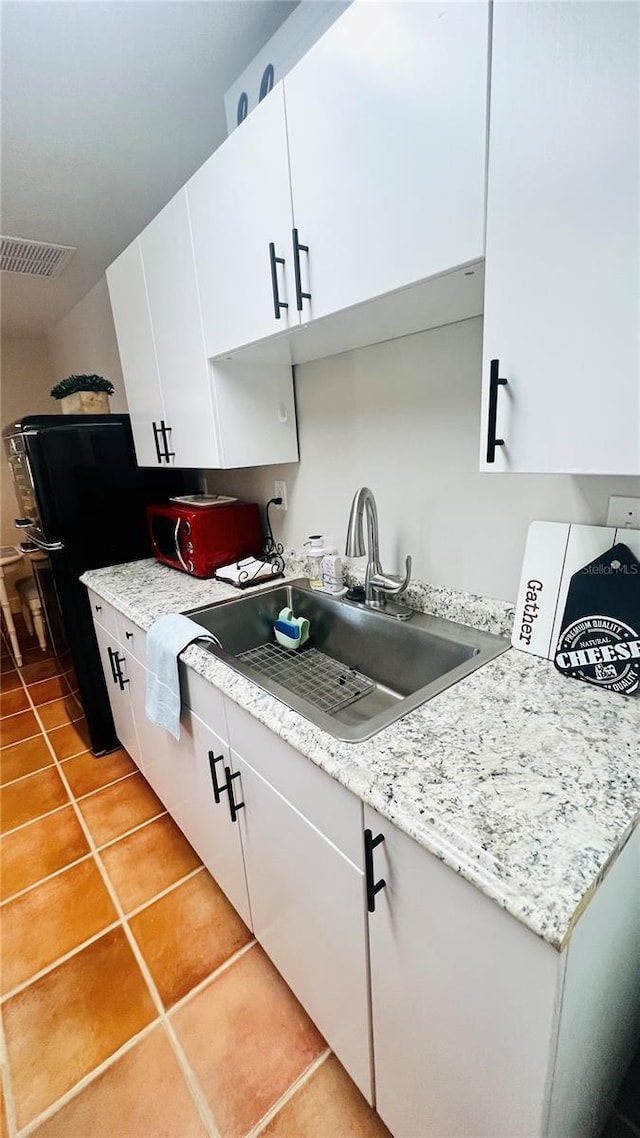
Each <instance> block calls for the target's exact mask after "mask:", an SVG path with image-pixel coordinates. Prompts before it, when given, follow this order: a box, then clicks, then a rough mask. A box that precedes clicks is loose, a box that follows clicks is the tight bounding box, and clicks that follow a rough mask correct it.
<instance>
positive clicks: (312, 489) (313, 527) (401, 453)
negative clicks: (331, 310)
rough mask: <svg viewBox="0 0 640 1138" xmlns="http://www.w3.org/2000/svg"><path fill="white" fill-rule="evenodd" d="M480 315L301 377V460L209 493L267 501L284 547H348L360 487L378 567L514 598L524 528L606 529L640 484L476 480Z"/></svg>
mask: <svg viewBox="0 0 640 1138" xmlns="http://www.w3.org/2000/svg"><path fill="white" fill-rule="evenodd" d="M481 354H482V319H481V318H479V317H478V318H474V319H470V320H464V321H461V322H459V323H456V324H450V325H447V326H445V327H442V328H436V329H433V330H431V331H427V332H420V333H417V334H415V335H412V336H406V337H403V338H402V339H398V340H393V341H389V342H387V343H384V344H375V345H373V346H371V347H366V348H360V349H357V350H355V351H351V352H346V353H344V354H343V355H339V356H333V357H330V358H328V359H324V360H316V361H313V362H311V363H306V364H301V365H298V366H297V367H296V368H295V389H296V406H297V415H298V435H299V445H300V462H299V464H288V465H283V466H267V467H252V468H247V469H244V470H228V471H219V470H214V471H207V472H206V474H205V479H206V486H207V489H208V490H209V491H212V492H215V493H230V494H236V495H238V496H240V497H242V498H245V499H247V500H249V501H254V500H255V501H260V502H266V501H267V500H268V499H269V498H270V497H272V496H273V494H274V481H275V480H276V479H278V480H280V479H284V480H285V481H286V484H287V498H288V510H287V512H286V513H282V512H278V511H276V510H272V511H271V517H272V520H273V523H274V531H275V535H276V537H277V538H278V539H279V540H281V541H282V542H283V543H284V545H285V547H293V548H296V549H299V548H302V545H303V542H304V541H305V540H306V538H307V537H308V536H309V534H311V533H323V534H325V535H328V536H330V537H331V539H332V540H333V541H334V543H335V544H336V545H337V546H338V548H339V550H340V551H342V549H343V545H344V538H345V533H346V528H347V521H348V517H349V507H350V505H351V499H352V497H353V493H354V490H355V489H356V488H357V487H358V486H360V485H363V484H367V485H369V486H371V489H372V490H373V492H374V494H375V496H376V500H377V503H378V512H379V520H380V544H381V555H382V562H383V564H384V565H385V568H387V569H388V570H389V571H393V572H400V570H401V569H402V566H403V564H404V558H405V556H406V554H408V553H410V554H411V555H412V556H413V562H414V577H415V578H417V579H420V580H425V581H431V582H433V583H435V584H443V585H448V586H450V587H452V588H456V589H464V590H467V591H469V592H471V593H480V594H482V595H486V596H491V597H498V598H501V599H503V600H506V601H514V600H515V597H516V593H517V589H518V581H519V577H520V568H521V563H522V555H523V552H524V545H525V540H526V534H527V527H528V525H529V522H530V521H531V520H532V519H534V518H544V519H546V520H548V521H574V522H586V523H590V524H596V525H597V524H604V522H605V521H606V516H607V505H608V500H609V497H610V495H612V494H623V495H626V496H634V497H638V496H640V478H632V477H603V476H592V477H589V476H584V475H583V476H575V477H574V476H571V475H546V474H530V475H528V474H505V473H502V474H500V476H499V477H498V476H496V475H493V474H491V473H488V474H485V473H479V471H478V438H479V431H480V384H479V375H480V372H481V366H482V364H481Z"/></svg>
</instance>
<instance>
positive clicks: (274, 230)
mask: <svg viewBox="0 0 640 1138" xmlns="http://www.w3.org/2000/svg"><path fill="white" fill-rule="evenodd" d="M187 194H188V199H189V210H190V214H191V225H192V231H193V246H194V252H195V261H196V270H197V275H198V286H199V289H200V297H201V300H202V319H203V327H204V339H205V347H206V352H207V355H208V356H218V355H221V354H222V353H224V352H227V351H231V350H232V349H234V348H238V347H242V346H243V345H245V344H250V343H253V342H254V341H256V340H262V339H264V338H265V337H268V336H272V335H273V334H274V333H275V332H279V331H282V330H283V329H287V328H289V327H291V326H294V325H297V324H298V322H299V313H298V311H297V309H296V304H295V290H294V278H293V265H292V247H291V232H292V226H293V222H292V214H291V194H290V190H289V165H288V157H287V131H286V123H285V113H284V97H283V91H282V84H279V85H278V87H276V88H275V89H274V90H273V91H272V92H271V94H270V95H269V97H268V98H267V99H265V100H264V101H263V102H262V103H260V104H259V106H258V107H257V108H256V109H255V110H254V111H253V112H252V113H251V115H250V116H249V118H248V119H246V121H245V122H243V123H242V125H241V126H240V127H238V129H237V130H235V131H234V132H233V134H232V135H231V136H230V137H229V138H228V139H227V140H226V142H224V143H223V144H222V146H221V147H220V148H219V149H218V150H216V152H215V154H213V155H212V157H211V158H210V159H209V160H208V162H206V163H205V165H204V166H203V167H202V168H201V169H200V170H199V171H198V173H197V174H195V175H194V176H193V178H191V180H190V181H189V182H188V184H187ZM283 262H284V263H283Z"/></svg>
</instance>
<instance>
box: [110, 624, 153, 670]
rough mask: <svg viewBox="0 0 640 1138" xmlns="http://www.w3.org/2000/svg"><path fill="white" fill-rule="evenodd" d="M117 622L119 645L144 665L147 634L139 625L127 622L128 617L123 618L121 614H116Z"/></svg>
mask: <svg viewBox="0 0 640 1138" xmlns="http://www.w3.org/2000/svg"><path fill="white" fill-rule="evenodd" d="M116 616H117V621H118V637H119V639H120V643H121V644H122V645H123V646H124V647H125V648H126V649H127V651H129V652H130V653H131V655H132V656H135V658H136V660H139V661H140V663H141V664H144V663H145V661H146V659H147V634H146V632H145V631H144V628H140V625H139V624H135V623H134V621H132V620H129V618H128V617H126V616H123V615H122V613H121V612H119V613H117V614H116Z"/></svg>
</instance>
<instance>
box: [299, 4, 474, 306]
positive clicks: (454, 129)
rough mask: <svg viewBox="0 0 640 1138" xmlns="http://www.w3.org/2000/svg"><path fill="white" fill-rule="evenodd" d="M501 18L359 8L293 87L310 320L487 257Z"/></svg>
mask: <svg viewBox="0 0 640 1138" xmlns="http://www.w3.org/2000/svg"><path fill="white" fill-rule="evenodd" d="M488 35H489V6H488V3H486V2H478V3H465V2H457V3H446V2H434V3H366V2H357V0H356V2H355V3H353V4H352V5H351V7H350V8H348V9H347V11H346V12H345V13H344V14H343V15H342V16H341V17H340V18H339V19H338V20H337V21H336V22H335V24H333V25H332V27H331V28H330V29H329V31H328V32H326V33H325V35H324V36H323V37H322V38H321V39H320V40H319V41H318V42H317V43H316V44H315V45H314V47H313V48H312V49H311V50H310V51H309V52H308V54H307V55H306V56H305V57H304V58H303V59H302V60H301V61H300V63H298V65H297V66H296V67H295V68H294V69H293V71H292V72H291V73H290V74H289V75H288V76H287V77H286V78H285V80H284V87H285V101H286V112H287V131H288V138H289V160H290V168H291V190H292V199H293V213H294V223H295V226H296V227H297V229H298V232H299V240H300V243H301V244H303V245H306V246H308V249H309V252H308V254H307V253H305V252H301V253H300V274H301V291H302V292H309V293H310V294H311V299H310V300H307V299H303V301H302V319H303V321H308V320H311V319H315V318H318V317H321V316H325V315H327V314H329V313H333V312H337V311H339V310H341V309H344V308H347V307H349V306H350V305H354V304H358V303H360V302H362V301H366V300H370V299H371V298H373V297H377V296H380V295H381V294H383V293H387V292H390V291H392V290H394V289H398V288H402V287H404V286H406V285H410V284H413V283H414V282H417V281H421V280H424V279H425V278H428V277H431V276H435V275H437V274H440V273H443V272H446V271H447V270H451V269H453V268H455V267H456V266H460V265H463V264H465V263H467V262H471V261H473V260H476V259H478V258H480V257H482V256H483V253H484V207H485V149H486V123H487V83H488V76H487V69H488Z"/></svg>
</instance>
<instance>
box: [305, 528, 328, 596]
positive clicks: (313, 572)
mask: <svg viewBox="0 0 640 1138" xmlns="http://www.w3.org/2000/svg"><path fill="white" fill-rule="evenodd" d="M304 544H305V545H306V546H308V549H309V552H308V554H307V562H308V567H309V584H310V585H311V588H312V589H321V588H322V562H323V559H324V555H325V548H324V537H323V536H322V534H321V533H313V534H311V536H310V537H309V538H308V540H307V541H305V543H304Z"/></svg>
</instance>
